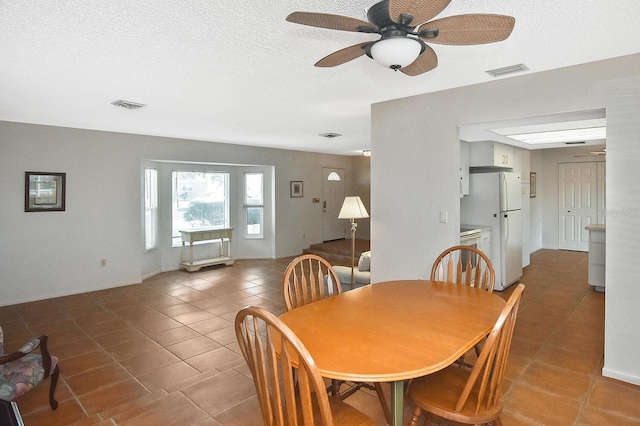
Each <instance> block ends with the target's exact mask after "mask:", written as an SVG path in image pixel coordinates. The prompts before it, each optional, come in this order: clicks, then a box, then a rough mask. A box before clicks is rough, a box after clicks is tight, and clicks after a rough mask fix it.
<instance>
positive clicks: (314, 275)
mask: <svg viewBox="0 0 640 426" xmlns="http://www.w3.org/2000/svg"><path fill="white" fill-rule="evenodd" d="M341 293H342V285H341V284H340V279H339V278H338V275H337V274H336V272H335V271H334V270H333V268H332V267H331V264H330V263H329V262H327V261H326V260H325V259H324V258H322V257H320V256H317V255H315V254H304V255H302V256H298V257H296V258H295V259H293V260H292V261H291V263H289V266H287V269H286V270H285V273H284V303H285V304H286V305H287V310H291V309H293V308H297V307H298V306H303V305H306V304H307V303H311V302H315V301H317V300H322V299H324V298H325V297H329V296H333V295H336V294H341Z"/></svg>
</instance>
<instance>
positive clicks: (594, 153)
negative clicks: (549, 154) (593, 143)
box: [574, 148, 607, 157]
mask: <svg viewBox="0 0 640 426" xmlns="http://www.w3.org/2000/svg"><path fill="white" fill-rule="evenodd" d="M602 155H604V156H605V157H606V156H607V148H602V151H591V152H589V153H588V154H582V155H574V157H600V156H602Z"/></svg>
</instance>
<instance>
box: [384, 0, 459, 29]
mask: <svg viewBox="0 0 640 426" xmlns="http://www.w3.org/2000/svg"><path fill="white" fill-rule="evenodd" d="M449 3H451V0H389V17H390V18H391V20H392V21H394V22H400V15H402V14H407V15H411V16H413V20H412V21H411V23H410V24H409V25H411V26H414V27H415V26H418V25H420V24H422V23H423V22H427V21H428V20H429V19H432V18H433V17H434V16H437V15H438V14H439V13H440V12H442V11H443V10H444V9H445V8H446V7H447V6H448V5H449Z"/></svg>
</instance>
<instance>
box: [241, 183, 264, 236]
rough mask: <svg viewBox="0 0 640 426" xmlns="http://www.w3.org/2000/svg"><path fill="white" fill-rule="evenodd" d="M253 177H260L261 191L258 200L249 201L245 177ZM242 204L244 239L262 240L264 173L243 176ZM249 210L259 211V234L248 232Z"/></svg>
mask: <svg viewBox="0 0 640 426" xmlns="http://www.w3.org/2000/svg"><path fill="white" fill-rule="evenodd" d="M250 175H253V176H260V180H261V185H260V187H261V191H260V197H259V200H257V199H249V192H248V179H247V177H248V176H250ZM243 187H244V204H243V208H244V215H243V217H244V237H245V238H247V239H259V238H264V173H262V172H246V173H245V174H244V186H243ZM250 209H259V210H260V223H259V225H260V232H259V233H251V232H250V228H249V227H250V226H251V225H249V211H250Z"/></svg>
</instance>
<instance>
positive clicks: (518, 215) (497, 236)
mask: <svg viewBox="0 0 640 426" xmlns="http://www.w3.org/2000/svg"><path fill="white" fill-rule="evenodd" d="M521 208H522V193H521V185H520V174H519V173H511V172H491V173H474V174H471V175H470V176H469V195H466V196H465V197H464V198H462V199H461V200H460V222H461V223H473V224H477V225H482V226H490V227H491V241H492V242H494V241H495V243H494V244H491V252H490V253H487V254H488V255H489V259H491V263H492V264H493V269H494V270H495V273H496V285H495V287H494V288H495V290H504V289H505V288H507V287H508V286H510V285H511V284H513V283H515V282H516V281H518V279H520V277H521V276H522V230H523V228H522V211H521ZM498 242H499V243H498Z"/></svg>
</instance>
